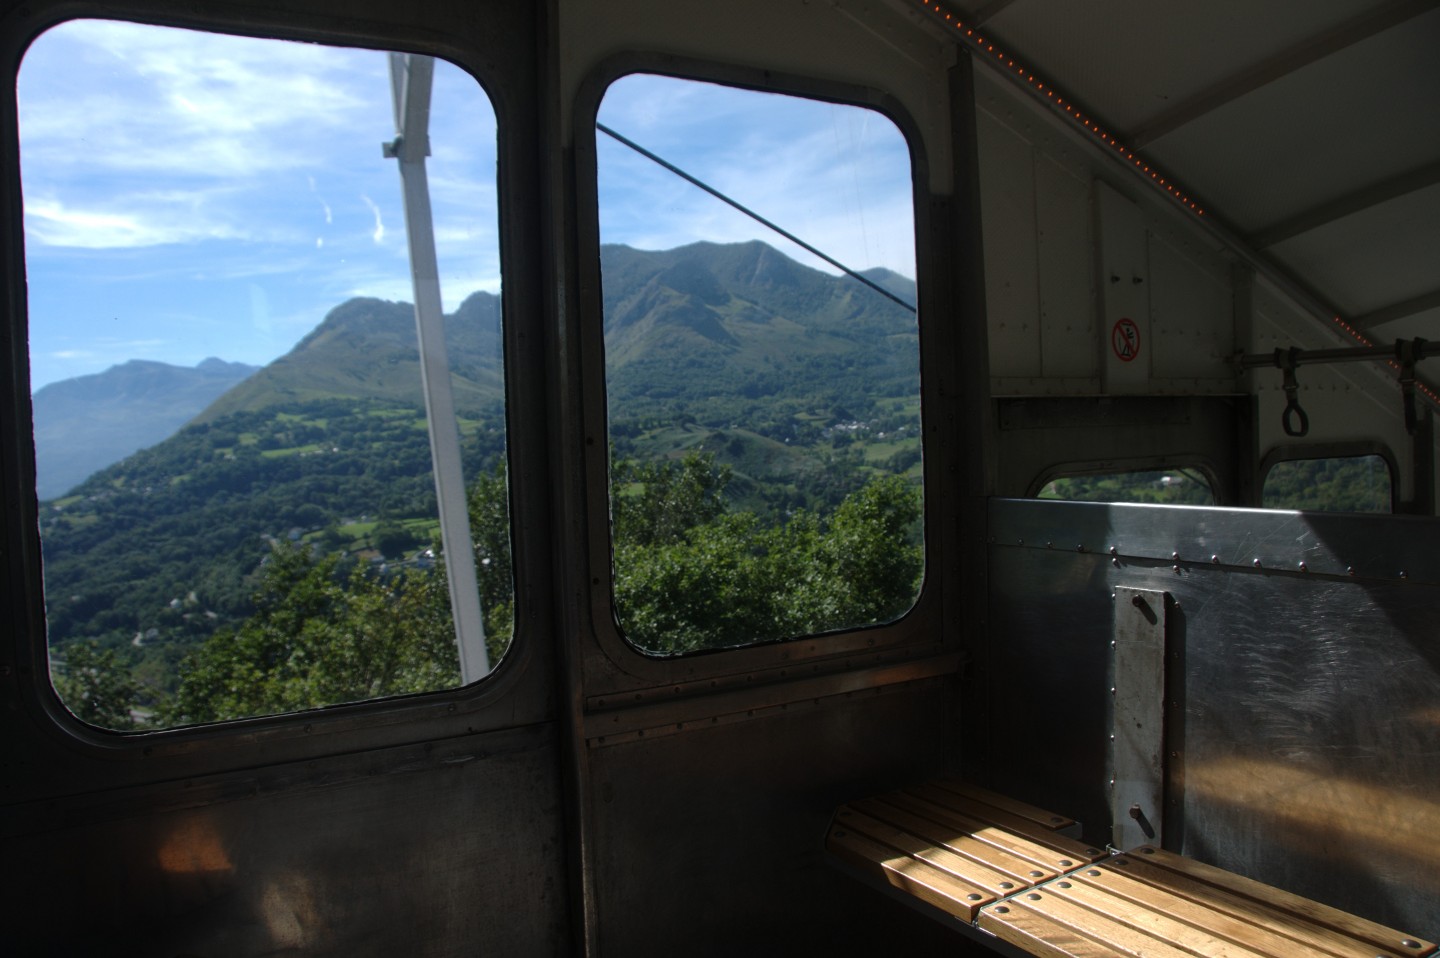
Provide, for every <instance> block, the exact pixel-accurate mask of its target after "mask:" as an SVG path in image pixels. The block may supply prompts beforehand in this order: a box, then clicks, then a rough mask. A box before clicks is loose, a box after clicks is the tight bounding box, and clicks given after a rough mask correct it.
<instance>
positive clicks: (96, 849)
mask: <svg viewBox="0 0 1440 958" xmlns="http://www.w3.org/2000/svg"><path fill="white" fill-rule="evenodd" d="M558 762H559V757H558V755H557V754H556V744H555V741H554V729H553V727H549V728H546V727H531V728H526V729H519V730H515V731H512V732H497V733H493V734H490V735H485V736H476V737H474V738H471V739H469V740H461V741H451V742H441V743H433V744H426V745H419V746H409V747H402V748H392V749H379V750H372V751H367V752H364V753H361V754H358V755H350V756H337V757H333V758H328V759H323V760H317V761H310V762H304V763H290V764H280V765H272V766H269V767H266V768H264V769H259V770H255V771H251V772H246V773H239V774H229V775H222V776H213V777H207V778H202V779H195V780H186V781H183V782H172V783H167V784H165V785H160V786H147V787H145V788H141V789H131V790H128V791H125V792H120V793H116V792H114V791H111V792H108V793H107V792H100V793H96V794H90V795H84V796H78V797H72V798H67V799H63V800H56V801H48V802H44V803H35V804H32V805H26V806H18V807H17V806H11V807H9V808H7V809H6V812H5V816H4V821H3V826H0V841H3V842H4V845H5V850H4V853H3V859H4V873H5V875H6V886H7V887H6V891H5V894H4V902H3V914H4V916H5V928H6V931H5V946H4V948H5V951H6V953H7V954H13V955H16V956H20V955H36V956H49V955H54V956H69V955H79V954H91V955H116V956H129V955H134V956H172V955H189V956H206V958H209V956H221V955H275V954H305V955H317V956H318V955H336V956H339V955H346V956H349V955H415V956H443V955H468V954H476V953H479V952H482V951H483V952H485V953H494V954H506V955H540V954H565V953H567V952H568V951H569V940H570V933H569V927H568V918H567V912H568V908H567V902H566V895H567V889H566V877H565V864H564V851H565V841H564V835H563V831H562V824H561V822H562V819H561V815H560V807H561V802H562V798H561V795H560V793H559V789H558V785H557V776H556V774H555V769H556V767H557V765H558Z"/></svg>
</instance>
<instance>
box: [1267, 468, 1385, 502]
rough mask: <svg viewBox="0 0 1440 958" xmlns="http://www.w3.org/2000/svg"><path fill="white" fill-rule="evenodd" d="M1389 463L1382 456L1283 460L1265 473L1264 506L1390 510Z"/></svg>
mask: <svg viewBox="0 0 1440 958" xmlns="http://www.w3.org/2000/svg"><path fill="white" fill-rule="evenodd" d="M1393 497H1394V487H1393V480H1392V478H1391V475H1390V464H1389V463H1387V462H1386V461H1385V459H1384V458H1383V457H1382V456H1378V455H1365V456H1335V457H1331V458H1323V459H1286V460H1282V461H1280V462H1277V463H1275V464H1274V465H1273V466H1271V467H1270V471H1269V472H1267V473H1266V474H1265V486H1264V489H1263V490H1262V492H1261V503H1262V505H1263V506H1264V507H1265V508H1266V509H1306V510H1309V511H1312V512H1390V511H1392V507H1393V506H1392V504H1393V502H1394V498H1393Z"/></svg>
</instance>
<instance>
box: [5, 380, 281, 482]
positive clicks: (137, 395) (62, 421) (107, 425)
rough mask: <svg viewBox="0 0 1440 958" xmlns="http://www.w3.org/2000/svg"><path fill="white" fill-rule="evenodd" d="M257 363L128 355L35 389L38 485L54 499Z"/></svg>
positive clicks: (161, 433)
mask: <svg viewBox="0 0 1440 958" xmlns="http://www.w3.org/2000/svg"><path fill="white" fill-rule="evenodd" d="M260 368H261V367H259V366H251V365H248V364H246V363H232V362H226V361H225V360H222V359H217V358H215V357H213V356H211V357H208V358H206V359H204V360H201V362H200V363H199V364H197V365H195V366H176V365H172V364H170V363H163V362H159V361H157V360H149V359H131V360H128V361H126V362H123V363H117V364H116V365H114V366H111V367H110V368H109V369H107V370H105V371H103V372H99V373H92V374H89V375H85V376H76V377H74V378H72V379H63V380H59V381H58V382H53V383H48V384H46V385H44V386H42V387H40V388H39V389H37V390H36V391H35V394H34V396H33V397H32V398H31V409H32V413H33V417H34V422H35V471H36V481H35V485H36V492H37V494H38V495H39V497H40V498H41V499H53V498H55V497H57V496H59V495H62V494H63V493H65V492H66V491H68V490H70V489H72V488H74V487H75V486H76V485H79V484H80V483H81V482H82V481H84V480H85V478H86V477H87V476H89V475H91V474H92V473H94V472H96V471H97V470H100V469H103V468H105V467H106V466H109V465H111V464H113V463H115V462H118V461H120V460H121V459H124V458H125V457H126V456H128V455H131V454H132V453H134V452H137V451H139V450H141V449H144V448H146V447H148V446H152V445H154V444H156V443H158V442H161V441H163V440H165V439H166V438H168V437H169V436H171V435H172V434H174V432H175V431H176V430H177V429H179V428H180V427H181V426H183V425H184V424H185V423H187V422H189V421H190V419H191V418H193V417H194V416H196V415H198V414H199V413H200V412H201V411H202V410H203V409H204V408H205V407H206V406H208V405H209V404H210V403H211V402H213V401H214V400H215V399H217V398H218V397H219V396H220V395H222V394H223V393H225V392H226V391H228V390H229V389H231V388H232V387H234V386H235V385H236V384H238V383H240V382H242V381H243V380H244V379H245V378H246V377H248V376H250V375H251V374H253V373H255V372H256V371H257V370H259V369H260Z"/></svg>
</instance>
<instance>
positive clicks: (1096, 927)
mask: <svg viewBox="0 0 1440 958" xmlns="http://www.w3.org/2000/svg"><path fill="white" fill-rule="evenodd" d="M1020 916H1031V917H1032V918H1034V919H1043V920H1044V922H1045V923H1047V924H1048V925H1049V928H1050V931H1049V932H1048V933H1047V934H1046V937H1047V938H1049V937H1051V936H1052V935H1054V934H1056V933H1057V931H1058V930H1060V929H1065V930H1067V931H1068V932H1069V933H1070V934H1072V935H1079V936H1082V937H1084V938H1087V939H1089V940H1091V941H1093V942H1095V943H1097V944H1099V945H1101V946H1102V947H1105V948H1108V949H1109V950H1108V951H1102V952H1100V954H1110V955H1126V956H1132V958H1259V956H1258V953H1257V952H1251V951H1248V950H1246V949H1244V948H1239V947H1236V946H1232V945H1231V944H1230V943H1229V942H1225V941H1221V940H1219V939H1212V938H1209V937H1208V936H1206V935H1205V934H1204V933H1203V932H1200V931H1197V930H1195V929H1193V928H1189V927H1188V926H1182V927H1181V928H1169V929H1166V928H1163V926H1162V928H1161V929H1159V930H1157V929H1155V928H1153V927H1146V924H1147V919H1154V918H1157V917H1158V916H1152V915H1144V916H1140V917H1138V918H1137V917H1136V916H1133V915H1125V914H1119V915H1116V914H1107V913H1104V912H1096V911H1092V910H1090V909H1089V908H1085V907H1083V906H1081V905H1077V904H1075V903H1074V902H1070V901H1066V900H1065V899H1063V898H1060V897H1058V896H1056V895H1050V894H1047V893H1046V892H1045V890H1044V889H1043V888H1042V889H1040V890H1039V891H1032V892H1025V893H1023V894H1021V895H1020V896H1018V897H1016V898H1008V899H1006V900H1005V901H1003V902H1001V903H999V904H996V905H992V906H989V907H987V908H985V909H983V910H981V912H980V918H979V924H980V927H981V928H982V929H984V930H985V931H989V932H990V933H992V934H994V935H995V936H996V937H998V938H1002V939H1005V940H1006V941H1009V940H1010V938H1009V935H1008V934H1006V930H1007V929H1008V927H1009V926H1010V925H1011V924H1013V923H1015V922H1016V921H1017V920H1018V919H1019V917H1020ZM1149 923H1150V924H1161V923H1160V922H1156V921H1151V922H1149ZM1039 925H1040V922H1033V923H1032V927H1038V926H1039ZM1165 931H1170V932H1172V933H1173V934H1170V935H1166V934H1165ZM1012 943H1013V942H1012Z"/></svg>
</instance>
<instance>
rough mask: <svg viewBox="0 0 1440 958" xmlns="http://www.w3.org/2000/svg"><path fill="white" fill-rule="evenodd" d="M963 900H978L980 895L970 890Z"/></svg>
mask: <svg viewBox="0 0 1440 958" xmlns="http://www.w3.org/2000/svg"><path fill="white" fill-rule="evenodd" d="M965 900H966V901H979V900H980V896H979V895H977V894H975V893H974V892H973V891H972V892H971V893H970V894H968V895H966V896H965Z"/></svg>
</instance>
